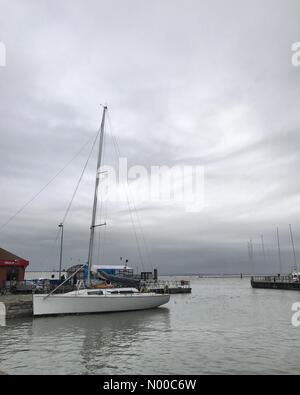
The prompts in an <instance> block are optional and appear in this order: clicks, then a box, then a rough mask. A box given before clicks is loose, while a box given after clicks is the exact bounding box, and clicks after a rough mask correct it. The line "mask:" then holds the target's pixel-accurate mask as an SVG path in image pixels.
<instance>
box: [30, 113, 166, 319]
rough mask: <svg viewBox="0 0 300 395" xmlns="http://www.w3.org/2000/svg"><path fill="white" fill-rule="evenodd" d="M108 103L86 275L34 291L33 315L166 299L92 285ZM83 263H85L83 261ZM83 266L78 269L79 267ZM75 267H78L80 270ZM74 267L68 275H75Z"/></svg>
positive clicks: (126, 307)
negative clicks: (80, 284)
mask: <svg viewBox="0 0 300 395" xmlns="http://www.w3.org/2000/svg"><path fill="white" fill-rule="evenodd" d="M106 111H107V107H106V106H104V108H103V115H102V122H101V129H100V142H99V153H98V163H97V172H96V184H95V194H94V205H93V215H92V224H91V234H90V244H89V256H88V263H87V265H88V268H87V273H88V278H87V283H86V287H85V288H84V289H78V290H75V291H72V292H68V293H64V294H55V291H56V290H57V289H58V288H60V287H61V286H63V285H64V284H65V282H67V281H69V280H70V277H69V278H68V279H67V280H66V281H64V282H63V283H61V284H60V285H59V286H58V287H57V288H56V289H55V290H54V291H52V293H50V294H47V295H38V294H37V295H33V315H34V316H44V315H59V314H64V315H65V314H91V313H108V312H117V311H132V310H145V309H152V308H155V307H159V306H161V305H164V304H166V303H168V302H169V300H170V295H169V294H163V295H160V294H156V293H150V292H140V291H139V290H138V289H136V288H107V289H93V288H92V283H91V270H92V265H93V262H92V260H93V245H94V236H95V228H96V227H98V226H101V225H97V224H96V215H97V204H98V201H97V200H98V188H99V170H100V168H101V163H102V150H103V140H104V129H105V116H106ZM84 266H85V267H86V265H84ZM84 266H82V267H81V268H80V269H79V270H82V269H83V267H84ZM79 270H78V271H79ZM78 271H76V272H75V273H74V274H73V275H72V276H71V277H73V276H75V275H76V274H77V273H78Z"/></svg>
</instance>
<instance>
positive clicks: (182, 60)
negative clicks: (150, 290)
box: [0, 0, 300, 273]
mask: <svg viewBox="0 0 300 395" xmlns="http://www.w3.org/2000/svg"><path fill="white" fill-rule="evenodd" d="M299 15H300V2H299V1H298V0H287V1H282V0H266V1H263V2H262V1H258V0H254V1H248V0H247V1H245V0H244V1H240V0H235V1H234V0H229V1H226V2H224V1H223V0H219V1H216V0H210V1H206V0H202V1H199V0H195V1H194V0H187V1H182V0H181V1H179V0H159V1H158V0H154V1H151V2H150V1H145V0H125V1H124V0H111V1H102V0H89V1H88V2H86V1H81V0H72V1H70V0H66V1H63V2H62V1H58V0H51V1H50V0H48V1H45V0H35V1H32V0H26V1H25V0H23V1H16V0H0V41H1V42H3V43H4V44H5V45H6V49H7V66H6V67H5V68H3V67H0V133H1V134H0V136H1V140H0V169H1V171H0V185H1V200H0V222H1V223H4V222H5V221H7V219H8V218H9V217H10V216H11V215H12V214H14V212H15V211H16V210H17V209H18V208H20V207H21V206H22V205H23V204H24V203H25V202H26V201H28V200H29V199H30V197H31V196H32V195H33V194H34V193H35V192H36V191H38V190H39V189H40V188H41V187H42V186H43V185H44V184H45V182H47V181H48V180H49V179H51V177H52V176H53V175H54V174H55V173H56V172H57V171H58V170H60V168H62V167H63V166H64V165H65V164H66V163H67V162H68V161H69V160H70V159H71V158H72V157H73V156H74V155H75V154H76V152H78V151H79V150H80V148H81V147H82V146H83V145H84V144H85V143H86V142H87V141H89V140H90V139H92V138H93V136H94V135H95V133H96V131H97V129H98V127H99V123H100V116H101V109H100V106H99V104H100V103H104V102H107V103H108V104H109V109H110V118H111V120H112V123H113V128H114V134H115V135H116V136H117V138H118V140H119V144H120V148H121V151H122V155H124V156H127V157H128V160H129V162H130V164H131V165H144V166H147V167H148V168H149V167H150V166H152V165H167V166H174V165H198V166H204V168H205V188H206V196H205V208H204V210H203V211H201V212H199V213H187V212H186V211H185V210H184V206H181V205H175V204H170V205H166V204H153V203H149V204H146V203H144V204H142V205H138V209H139V217H140V220H141V222H142V224H143V228H144V234H145V238H146V240H147V242H148V245H149V251H150V255H151V261H152V265H153V266H154V267H158V268H159V269H160V270H161V272H169V273H170V272H174V273H201V272H202V273H203V272H209V273H232V272H250V267H249V263H248V256H247V246H246V245H247V242H248V240H249V239H250V238H253V240H254V243H255V252H256V259H257V267H258V270H259V271H261V272H276V271H278V260H277V256H276V239H275V230H276V227H277V226H279V227H280V230H281V235H282V249H283V254H284V265H285V270H286V271H288V270H289V269H290V266H291V265H292V254H291V247H290V243H289V235H288V224H289V223H292V224H293V227H294V231H295V241H296V244H297V245H298V247H299V248H300V220H299V218H300V216H299V214H300V186H299V174H298V170H299V168H300V156H299V147H300V134H299V133H300V116H299V108H300V93H299V88H300V67H299V68H296V67H293V66H292V63H291V56H292V53H291V46H292V44H293V43H294V42H296V41H300V24H299ZM88 150H89V148H88V147H87V148H86V149H85V150H84V151H83V152H82V153H81V155H80V156H79V157H78V158H77V160H75V161H74V162H73V163H72V165H70V166H69V167H68V169H67V170H66V171H65V172H64V173H63V174H62V175H61V176H60V177H59V178H58V179H57V180H56V181H55V183H53V184H52V185H51V186H50V187H49V188H48V189H47V190H46V191H45V192H44V193H43V194H42V195H41V196H40V197H39V199H37V200H36V201H34V202H33V203H32V204H31V205H30V206H29V207H28V208H27V209H26V210H25V211H24V212H23V213H22V215H20V216H19V217H17V218H16V219H15V220H14V221H13V222H11V223H10V224H9V225H8V226H7V227H5V228H4V229H3V231H2V232H1V234H0V240H1V245H0V246H1V247H3V248H6V249H9V250H11V251H13V252H15V253H16V254H19V255H21V256H24V257H27V258H28V259H30V261H31V269H32V270H34V269H38V268H39V269H49V270H52V269H53V268H55V267H58V259H57V258H58V257H57V249H58V248H57V244H56V245H54V239H55V236H56V233H57V225H58V223H59V222H60V221H61V220H62V217H63V215H64V212H65V210H66V207H67V205H68V202H69V200H70V198H71V196H72V192H73V190H74V187H75V184H76V181H77V179H78V177H79V175H80V171H81V169H82V166H83V164H84V161H85V160H86V158H87V155H88ZM94 172H95V157H94V156H93V160H92V161H91V163H90V165H89V167H88V171H87V175H86V177H85V178H84V181H83V184H82V186H81V188H80V191H79V194H78V196H77V197H76V200H75V202H74V206H73V208H72V212H71V213H70V216H69V217H68V220H67V222H66V225H65V232H66V245H65V261H64V266H65V267H67V266H69V265H70V264H72V263H76V262H77V261H78V260H79V259H80V260H81V261H85V260H86V257H87V248H88V236H89V234H88V233H89V224H90V219H91V204H92V194H93V182H94ZM125 208H126V207H124V205H122V204H119V205H113V206H110V208H109V211H110V213H109V218H108V225H109V226H108V227H107V230H106V233H107V236H106V244H105V253H104V254H103V253H100V255H101V256H102V257H104V261H102V262H103V263H107V264H116V263H118V262H119V257H120V256H124V257H125V256H126V257H128V258H129V259H130V263H131V264H132V266H134V267H136V266H138V265H140V264H139V262H138V254H137V252H136V246H135V237H134V234H133V232H132V229H131V225H130V217H129V216H128V213H127V212H126V210H125ZM262 233H263V234H264V235H265V241H266V249H267V262H266V263H264V260H263V257H262V253H261V247H260V245H259V243H260V235H261V234H262ZM297 253H298V252H297ZM146 255H147V254H146ZM299 259H300V255H299ZM147 260H148V258H147V257H145V261H144V265H145V267H147V268H151V264H149V263H147ZM299 265H300V261H299ZM149 266H150V267H149Z"/></svg>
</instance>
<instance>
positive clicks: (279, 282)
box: [251, 276, 300, 291]
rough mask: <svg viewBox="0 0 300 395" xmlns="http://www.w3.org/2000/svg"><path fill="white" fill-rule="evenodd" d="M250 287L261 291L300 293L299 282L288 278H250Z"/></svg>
mask: <svg viewBox="0 0 300 395" xmlns="http://www.w3.org/2000/svg"><path fill="white" fill-rule="evenodd" d="M251 286H252V288H261V289H281V290H287V291H300V281H299V280H294V279H293V278H292V277H290V276H254V277H251Z"/></svg>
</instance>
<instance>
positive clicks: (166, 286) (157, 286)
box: [145, 280, 192, 295]
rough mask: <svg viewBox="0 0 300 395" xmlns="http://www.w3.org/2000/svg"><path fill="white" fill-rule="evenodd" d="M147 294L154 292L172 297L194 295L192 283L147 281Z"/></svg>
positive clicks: (185, 281)
mask: <svg viewBox="0 0 300 395" xmlns="http://www.w3.org/2000/svg"><path fill="white" fill-rule="evenodd" d="M145 287H146V290H147V292H154V293H157V294H164V293H168V294H170V295H174V294H190V293H192V288H191V285H190V281H187V280H182V281H164V280H158V281H147V282H146V284H145Z"/></svg>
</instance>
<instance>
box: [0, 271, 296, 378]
mask: <svg viewBox="0 0 300 395" xmlns="http://www.w3.org/2000/svg"><path fill="white" fill-rule="evenodd" d="M192 286H193V293H192V295H174V296H172V298H171V301H170V304H169V305H168V307H166V308H160V309H156V310H151V311H144V312H131V313H114V314H102V315H91V316H72V317H57V318H38V319H34V320H31V319H30V320H22V321H20V320H18V321H8V322H7V326H6V327H0V371H4V372H6V373H9V374H45V373H49V374H215V373H220V374H221V373H225V374H243V373H250V374H257V373H258V374H267V373H270V374H278V373H279V374H287V373H290V374H300V360H299V352H300V328H298V329H296V328H293V327H292V325H291V316H292V312H291V305H292V304H293V303H294V302H297V301H299V302H300V293H298V292H290V291H272V290H252V289H251V288H250V284H249V279H244V280H239V279H196V278H195V279H193V280H192Z"/></svg>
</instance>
